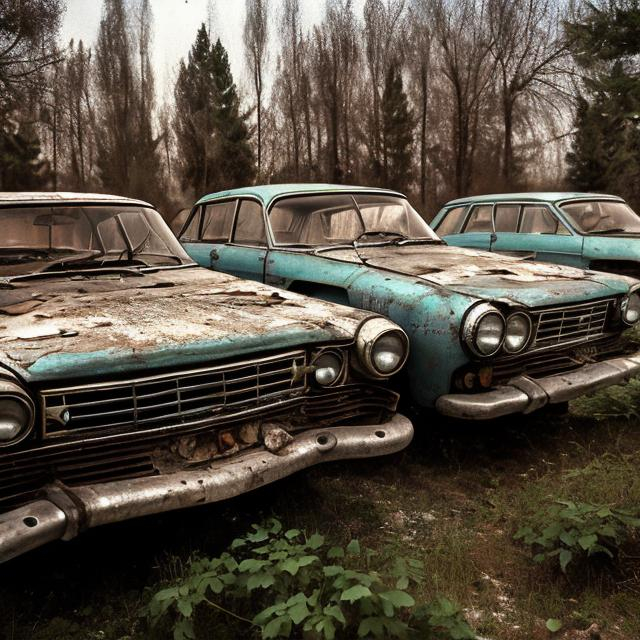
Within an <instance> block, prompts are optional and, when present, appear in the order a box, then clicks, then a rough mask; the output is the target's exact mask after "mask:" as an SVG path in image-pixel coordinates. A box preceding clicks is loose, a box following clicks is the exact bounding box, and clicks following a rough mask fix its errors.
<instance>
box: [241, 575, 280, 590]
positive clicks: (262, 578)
mask: <svg viewBox="0 0 640 640" xmlns="http://www.w3.org/2000/svg"><path fill="white" fill-rule="evenodd" d="M275 581H276V580H275V578H274V577H273V575H272V574H270V573H264V572H263V573H254V574H253V575H251V576H249V579H248V580H247V589H248V590H249V591H253V590H254V589H257V588H261V589H267V588H268V587H270V586H271V585H273V584H274V583H275Z"/></svg>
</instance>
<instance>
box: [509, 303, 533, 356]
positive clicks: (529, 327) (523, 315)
mask: <svg viewBox="0 0 640 640" xmlns="http://www.w3.org/2000/svg"><path fill="white" fill-rule="evenodd" d="M515 318H524V320H525V322H526V324H527V335H526V338H525V339H524V341H523V342H522V344H521V345H520V347H518V348H517V349H509V347H508V341H507V338H508V337H509V323H510V322H511V321H512V320H513V319H515ZM532 332H533V323H532V321H531V318H530V317H529V316H528V315H527V314H526V313H524V312H523V311H516V312H514V313H511V314H509V316H508V317H507V320H506V323H505V329H504V338H503V341H502V348H503V349H504V350H505V352H506V353H508V354H509V355H515V354H517V353H522V352H523V351H524V350H525V349H526V348H527V345H528V344H529V341H530V340H531V334H532Z"/></svg>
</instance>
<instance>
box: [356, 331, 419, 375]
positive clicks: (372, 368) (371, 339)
mask: <svg viewBox="0 0 640 640" xmlns="http://www.w3.org/2000/svg"><path fill="white" fill-rule="evenodd" d="M389 335H394V336H397V337H398V339H399V340H400V342H401V343H402V347H403V353H402V355H401V356H400V358H399V360H398V363H397V364H396V366H395V367H394V368H393V369H391V370H389V371H381V370H380V369H379V368H378V367H377V366H376V364H375V358H374V356H375V348H376V344H378V343H379V341H380V339H381V338H384V337H386V336H389ZM355 347H356V354H357V358H358V363H359V364H360V369H361V370H362V371H363V372H364V373H366V374H367V375H368V376H370V377H372V378H376V379H379V380H383V379H386V378H390V377H391V376H393V375H395V374H396V373H398V372H399V371H400V370H401V369H402V367H403V366H404V365H405V363H406V361H407V358H408V357H409V338H408V336H407V334H406V333H405V332H404V331H403V330H402V329H401V328H400V327H399V326H398V325H397V324H395V323H393V322H391V320H387V319H386V318H371V319H369V320H366V321H365V322H363V323H362V324H361V325H360V329H359V330H358V334H357V336H356V344H355Z"/></svg>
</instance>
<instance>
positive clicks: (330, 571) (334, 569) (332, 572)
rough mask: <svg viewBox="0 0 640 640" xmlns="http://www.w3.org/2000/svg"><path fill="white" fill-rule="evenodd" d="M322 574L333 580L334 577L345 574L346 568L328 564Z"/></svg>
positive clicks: (323, 568)
mask: <svg viewBox="0 0 640 640" xmlns="http://www.w3.org/2000/svg"><path fill="white" fill-rule="evenodd" d="M322 573H324V575H325V576H327V578H331V577H332V576H337V575H338V574H340V573H344V567H341V566H340V565H339V564H328V565H326V566H324V567H322Z"/></svg>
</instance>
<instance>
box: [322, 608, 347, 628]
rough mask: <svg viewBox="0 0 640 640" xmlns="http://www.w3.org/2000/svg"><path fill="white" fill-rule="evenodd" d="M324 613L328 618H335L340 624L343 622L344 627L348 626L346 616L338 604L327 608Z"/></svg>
mask: <svg viewBox="0 0 640 640" xmlns="http://www.w3.org/2000/svg"><path fill="white" fill-rule="evenodd" d="M323 613H324V614H325V615H326V616H331V617H332V618H335V619H336V620H337V621H338V622H341V623H342V624H344V625H346V624H347V621H346V620H345V617H344V614H343V613H342V609H341V608H340V607H339V606H338V605H337V604H334V605H331V606H327V607H325V608H324V609H323Z"/></svg>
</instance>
